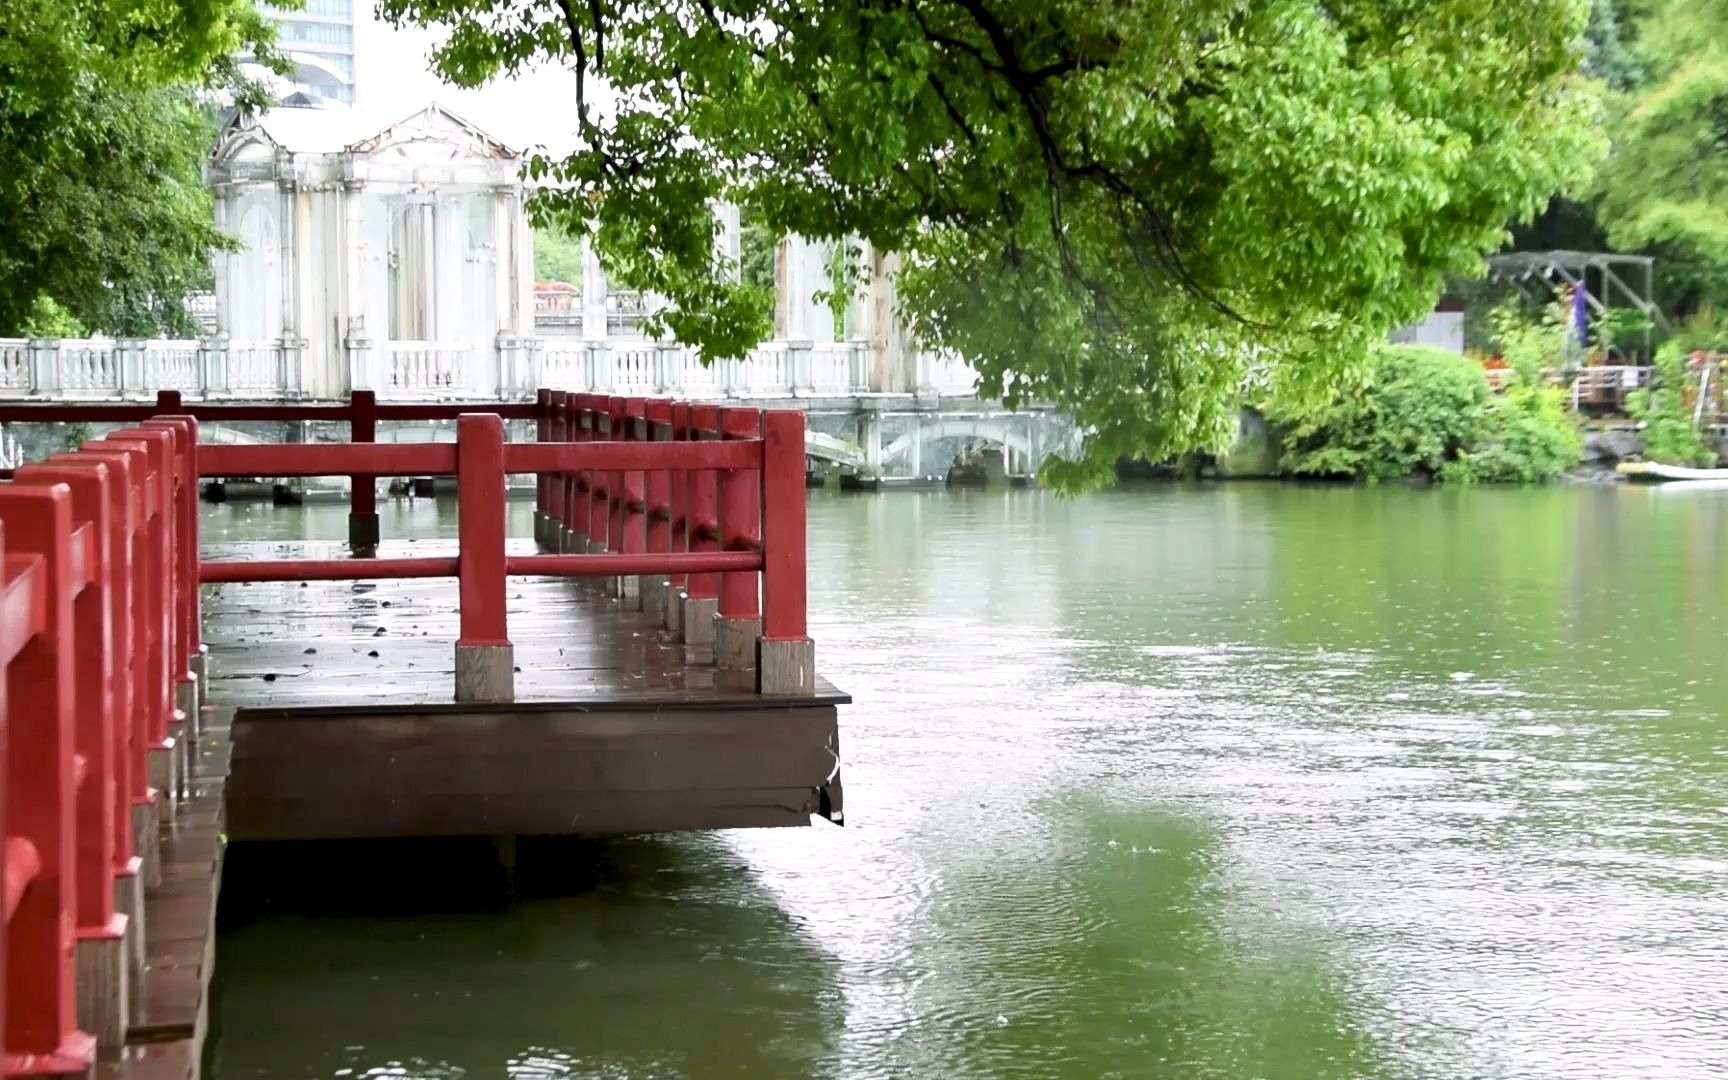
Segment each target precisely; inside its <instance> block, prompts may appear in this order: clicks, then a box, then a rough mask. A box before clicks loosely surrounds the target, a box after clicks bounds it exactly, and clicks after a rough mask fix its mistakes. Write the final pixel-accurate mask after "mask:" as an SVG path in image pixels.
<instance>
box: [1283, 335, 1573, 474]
mask: <svg viewBox="0 0 1728 1080" xmlns="http://www.w3.org/2000/svg"><path fill="white" fill-rule="evenodd" d="M1371 367H1372V376H1371V379H1370V381H1369V382H1368V383H1367V384H1366V385H1364V386H1360V387H1357V388H1354V389H1352V390H1350V391H1347V392H1345V393H1342V394H1339V395H1338V396H1337V397H1335V398H1334V399H1333V400H1332V401H1331V402H1330V403H1329V404H1327V405H1325V406H1324V407H1322V408H1320V409H1315V410H1306V411H1301V410H1292V409H1279V408H1276V407H1274V408H1272V409H1270V410H1269V411H1268V416H1269V419H1270V420H1271V421H1272V422H1273V423H1274V424H1276V425H1277V426H1278V427H1279V429H1280V433H1281V435H1282V441H1283V445H1284V454H1283V456H1282V458H1281V459H1280V461H1279V464H1280V466H1281V467H1282V468H1283V470H1284V471H1285V472H1287V473H1293V474H1295V475H1298V476H1326V477H1335V478H1351V479H1358V480H1367V481H1370V482H1373V481H1378V480H1391V479H1395V478H1399V477H1405V476H1429V477H1433V478H1435V479H1439V480H1446V481H1451V482H1454V483H1471V482H1480V483H1488V484H1538V483H1548V482H1551V481H1553V480H1557V479H1559V478H1560V477H1561V476H1563V475H1564V474H1565V473H1566V470H1568V469H1570V468H1572V467H1573V466H1574V465H1577V464H1578V452H1579V449H1580V438H1579V434H1578V426H1577V424H1576V423H1574V422H1573V420H1572V417H1571V415H1570V414H1568V413H1567V411H1566V401H1565V393H1564V392H1563V391H1561V390H1559V389H1557V388H1554V387H1542V386H1534V385H1527V384H1525V383H1523V382H1521V381H1515V382H1514V383H1513V384H1512V386H1511V387H1509V388H1508V389H1507V391H1506V392H1505V393H1504V394H1502V395H1500V396H1498V397H1497V396H1495V395H1494V393H1493V392H1492V391H1491V390H1489V388H1488V379H1487V376H1486V375H1485V374H1484V372H1483V370H1482V368H1481V366H1480V365H1478V364H1477V363H1476V362H1475V361H1472V360H1468V359H1466V358H1464V357H1462V356H1459V355H1457V354H1456V353H1451V352H1447V351H1445V350H1443V349H1432V348H1426V347H1423V346H1417V345H1389V346H1386V347H1384V348H1382V349H1380V350H1379V351H1378V352H1377V353H1376V354H1375V356H1374V358H1373V362H1372V365H1371Z"/></svg>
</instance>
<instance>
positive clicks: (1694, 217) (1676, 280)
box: [1600, 0, 1728, 313]
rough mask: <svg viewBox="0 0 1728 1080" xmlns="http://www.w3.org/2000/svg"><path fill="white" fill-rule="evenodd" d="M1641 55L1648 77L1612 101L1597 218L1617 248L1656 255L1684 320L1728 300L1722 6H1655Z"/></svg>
mask: <svg viewBox="0 0 1728 1080" xmlns="http://www.w3.org/2000/svg"><path fill="white" fill-rule="evenodd" d="M1637 49H1638V53H1639V55H1640V57H1641V58H1642V67H1643V70H1644V71H1645V72H1647V76H1646V77H1645V78H1644V79H1642V80H1641V81H1640V82H1639V84H1638V85H1637V86H1636V87H1635V88H1634V89H1633V90H1632V91H1631V92H1630V93H1629V94H1628V95H1627V96H1625V97H1624V98H1622V99H1620V101H1619V102H1618V103H1617V110H1616V116H1615V121H1614V123H1613V125H1612V131H1613V136H1614V149H1613V153H1612V154H1611V156H1610V158H1609V161H1608V164H1607V166H1606V167H1605V168H1604V169H1603V173H1602V192H1603V194H1602V199H1601V207H1600V217H1601V221H1602V223H1603V225H1604V226H1606V229H1607V234H1608V239H1609V240H1610V241H1611V242H1612V243H1613V244H1614V245H1615V246H1616V247H1619V248H1621V249H1630V250H1645V251H1650V252H1653V253H1655V254H1658V255H1659V256H1661V257H1662V260H1663V262H1664V263H1666V264H1668V267H1667V268H1668V269H1669V273H1668V274H1666V275H1665V279H1666V280H1667V282H1669V283H1670V289H1671V291H1672V292H1675V293H1677V295H1671V296H1669V297H1667V299H1668V300H1669V301H1670V302H1671V304H1672V306H1674V307H1676V308H1677V309H1678V311H1679V312H1682V313H1683V312H1686V311H1688V310H1690V309H1691V308H1693V307H1696V306H1697V305H1698V304H1699V303H1703V302H1712V301H1713V302H1717V303H1721V302H1723V301H1728V2H1725V0H1655V2H1654V3H1653V4H1652V5H1651V7H1650V9H1649V11H1648V13H1647V14H1646V15H1645V17H1644V18H1643V19H1642V20H1640V22H1639V34H1638V44H1637ZM1676 270H1677V271H1679V273H1675V271H1676Z"/></svg>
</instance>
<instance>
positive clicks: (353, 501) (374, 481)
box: [348, 390, 379, 559]
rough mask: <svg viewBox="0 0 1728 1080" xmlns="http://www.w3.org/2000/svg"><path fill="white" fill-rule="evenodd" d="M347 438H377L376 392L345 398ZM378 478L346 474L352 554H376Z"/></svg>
mask: <svg viewBox="0 0 1728 1080" xmlns="http://www.w3.org/2000/svg"><path fill="white" fill-rule="evenodd" d="M348 407H349V410H350V411H349V414H348V441H349V442H351V443H373V442H377V441H378V395H377V394H376V393H374V392H373V391H371V390H356V391H354V393H353V394H352V395H351V396H350V398H349V406H348ZM378 539H379V534H378V478H377V477H376V476H374V475H372V474H371V473H356V474H354V475H353V476H350V477H349V478H348V549H349V551H350V552H351V553H352V554H353V555H354V556H355V557H356V558H362V559H365V558H371V557H373V556H375V555H377V554H378Z"/></svg>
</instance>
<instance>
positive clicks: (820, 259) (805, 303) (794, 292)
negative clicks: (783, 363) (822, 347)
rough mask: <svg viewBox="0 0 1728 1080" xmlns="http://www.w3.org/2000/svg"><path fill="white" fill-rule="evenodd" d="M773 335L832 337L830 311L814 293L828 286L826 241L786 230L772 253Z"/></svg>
mask: <svg viewBox="0 0 1728 1080" xmlns="http://www.w3.org/2000/svg"><path fill="white" fill-rule="evenodd" d="M774 272H775V273H774V286H775V289H774V292H775V330H776V336H777V337H781V338H784V339H786V340H788V341H833V340H834V313H833V310H832V309H831V308H829V306H828V305H827V304H826V303H825V302H823V301H820V300H817V299H816V298H815V294H816V293H818V292H822V291H825V290H827V289H829V288H831V287H832V281H831V275H830V274H829V273H828V249H827V247H826V245H823V244H819V243H817V242H815V241H813V240H806V239H805V238H804V237H802V236H798V235H796V234H789V235H788V236H787V237H786V238H785V239H783V240H781V241H780V246H779V247H778V248H776V249H775V253H774Z"/></svg>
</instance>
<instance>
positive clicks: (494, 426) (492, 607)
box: [456, 413, 516, 701]
mask: <svg viewBox="0 0 1728 1080" xmlns="http://www.w3.org/2000/svg"><path fill="white" fill-rule="evenodd" d="M456 500H457V502H456V520H457V535H458V539H459V543H460V546H461V548H460V551H459V552H458V554H457V577H458V592H459V594H460V597H461V605H462V614H461V625H462V630H461V636H460V637H459V638H458V639H457V641H456V700H457V701H510V700H513V699H514V698H515V696H516V678H515V674H514V668H515V658H514V653H513V650H512V649H511V647H510V632H509V625H508V618H507V616H506V613H505V589H504V421H503V420H501V419H500V418H499V417H498V416H497V415H496V414H492V413H465V414H463V415H462V416H460V417H458V418H457V420H456Z"/></svg>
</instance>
